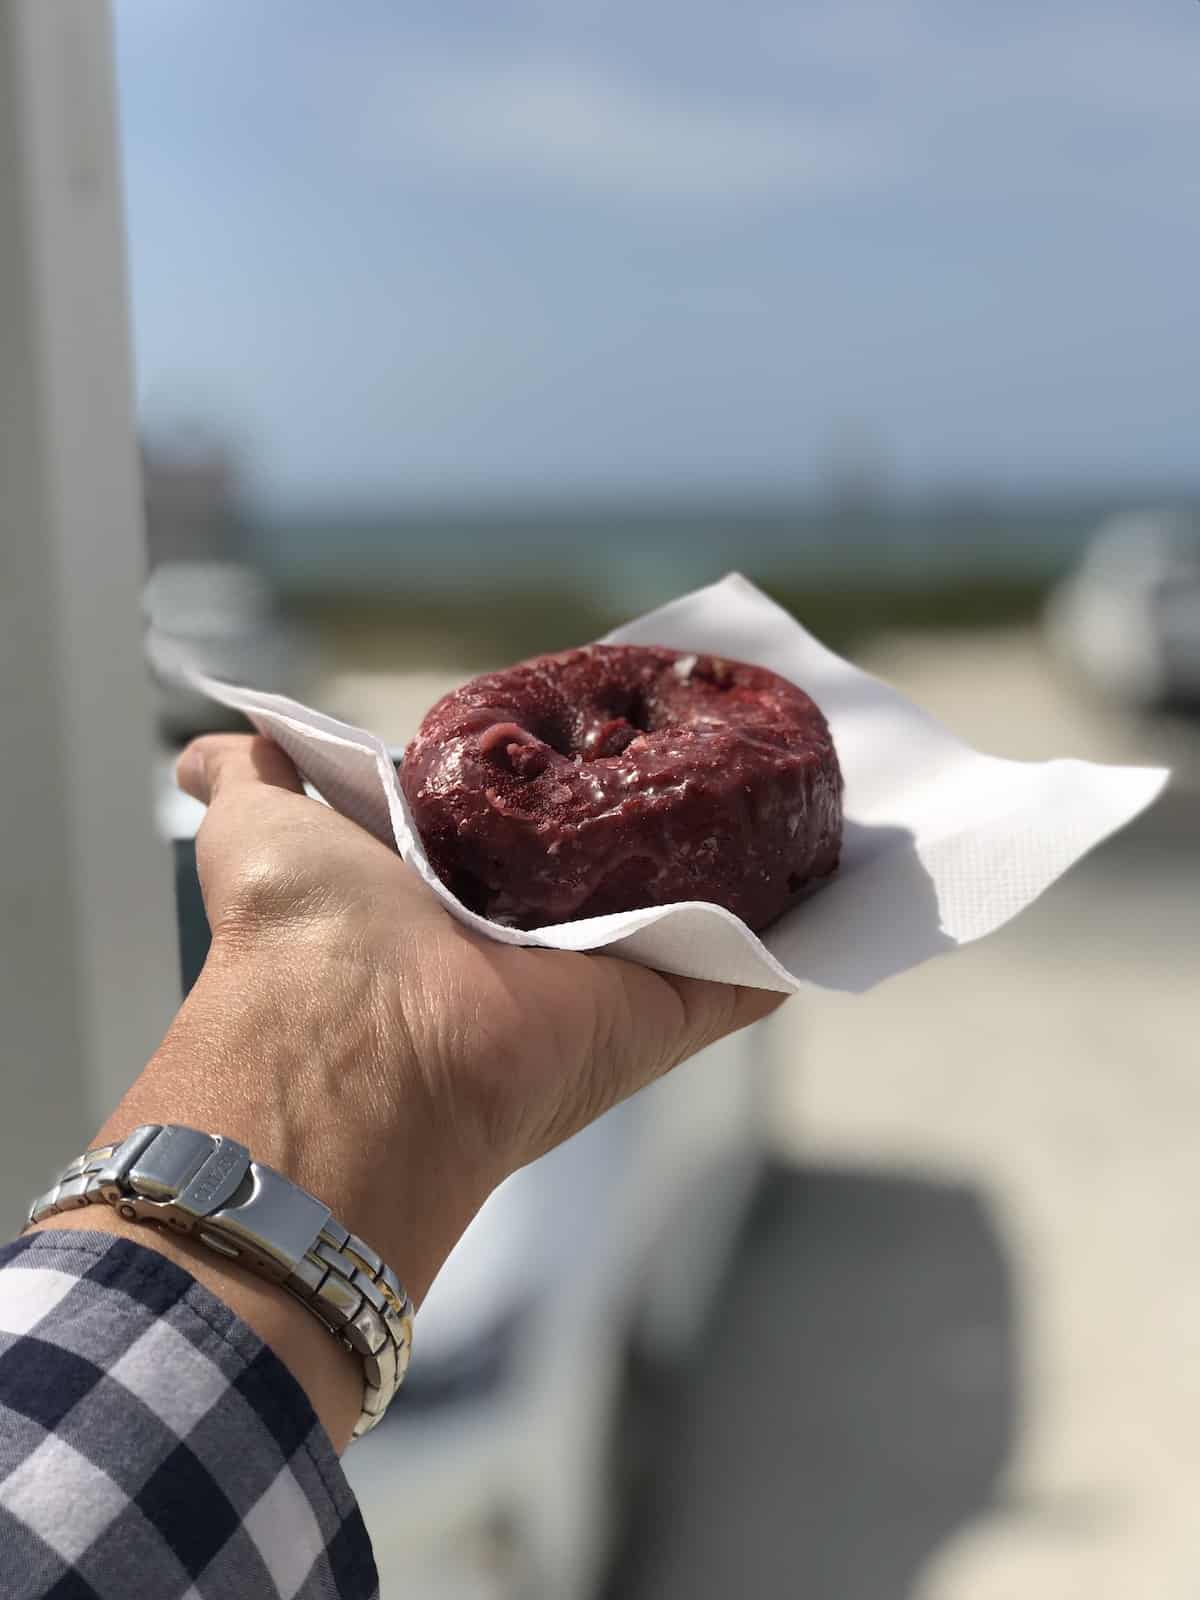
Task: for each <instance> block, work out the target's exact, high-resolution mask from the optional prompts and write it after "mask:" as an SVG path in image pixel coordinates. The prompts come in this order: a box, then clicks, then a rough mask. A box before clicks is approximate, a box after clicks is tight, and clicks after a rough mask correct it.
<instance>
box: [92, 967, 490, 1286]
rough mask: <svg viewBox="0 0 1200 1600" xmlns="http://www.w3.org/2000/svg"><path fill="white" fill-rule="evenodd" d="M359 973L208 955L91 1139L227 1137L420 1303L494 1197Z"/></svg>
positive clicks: (366, 979) (365, 975)
mask: <svg viewBox="0 0 1200 1600" xmlns="http://www.w3.org/2000/svg"><path fill="white" fill-rule="evenodd" d="M398 1032H399V1030H396V1029H394V1028H388V1027H386V1026H385V1025H384V1024H383V1021H382V1019H381V1018H380V1016H379V1010H378V1002H377V1000H376V999H375V997H374V996H373V995H372V993H371V991H370V975H369V973H367V972H364V971H361V970H359V969H354V968H350V967H349V966H348V965H347V964H345V963H340V962H338V961H336V958H334V959H325V960H323V961H322V970H320V971H318V972H314V971H313V970H312V967H311V963H310V962H308V961H306V960H305V959H304V958H303V955H302V954H296V955H295V957H294V958H292V959H290V958H289V952H287V951H273V952H271V955H270V958H269V959H263V958H262V957H261V956H256V955H253V954H243V953H242V952H240V951H232V952H230V951H220V950H214V956H213V957H211V958H210V961H209V963H208V965H207V966H206V967H205V970H204V973H203V974H202V975H201V978H200V980H199V982H198V983H197V985H196V987H195V988H194V989H193V991H192V994H191V996H190V997H189V999H188V1001H187V1003H186V1004H185V1005H184V1007H183V1008H182V1010H181V1011H180V1013H179V1015H178V1017H177V1018H176V1021H175V1023H174V1025H173V1026H172V1028H171V1031H170V1033H169V1034H168V1035H167V1038H166V1039H165V1040H164V1042H163V1044H162V1045H161V1046H160V1048H159V1050H158V1051H157V1052H156V1053H155V1056H154V1057H153V1058H152V1060H151V1061H150V1063H149V1064H148V1066H147V1067H146V1069H145V1070H144V1072H143V1073H142V1074H141V1075H140V1077H139V1078H138V1079H137V1081H136V1082H135V1084H134V1085H133V1086H132V1088H131V1089H130V1091H129V1092H128V1094H127V1095H126V1096H125V1098H124V1099H123V1100H122V1102H121V1104H120V1106H119V1107H118V1109H117V1111H116V1112H115V1113H114V1115H113V1116H112V1117H111V1118H109V1120H108V1122H107V1123H106V1124H105V1126H104V1127H103V1128H102V1129H101V1131H100V1133H99V1135H98V1136H97V1138H98V1141H99V1142H102V1143H107V1142H109V1141H111V1140H113V1139H116V1138H121V1137H124V1135H125V1134H127V1133H128V1132H130V1131H131V1129H133V1128H134V1127H136V1126H138V1125H139V1124H141V1123H147V1122H181V1123H185V1124H187V1125H188V1126H191V1127H194V1128H198V1129H201V1130H203V1131H204V1132H210V1133H221V1134H225V1135H227V1136H229V1137H231V1138H234V1139H237V1140H238V1141H239V1142H241V1143H242V1144H244V1145H245V1146H246V1147H247V1148H248V1149H249V1151H250V1153H251V1156H252V1157H253V1158H254V1159H255V1160H256V1161H260V1162H264V1163H266V1164H268V1165H270V1166H272V1167H275V1168H276V1169H277V1170H278V1171H280V1172H282V1173H283V1174H284V1175H285V1176H286V1177H288V1178H290V1179H291V1180H292V1182H294V1183H296V1184H299V1185H300V1187H301V1188H304V1189H307V1190H308V1191H309V1192H310V1193H311V1194H313V1195H315V1196H316V1197H317V1198H318V1199H319V1200H321V1201H322V1202H324V1204H326V1205H328V1206H329V1208H330V1210H331V1211H332V1212H333V1215H334V1216H335V1217H336V1218H337V1220H338V1221H339V1222H342V1223H343V1224H344V1225H345V1226H346V1227H348V1228H349V1229H351V1231H352V1232H354V1233H357V1234H358V1235H360V1237H362V1238H363V1239H365V1240H366V1241H367V1242H368V1243H369V1244H370V1245H372V1246H373V1248H374V1249H375V1250H377V1251H378V1253H379V1254H380V1255H381V1256H382V1257H383V1258H384V1260H385V1261H387V1262H388V1264H389V1265H390V1266H392V1268H393V1270H394V1271H395V1272H396V1273H397V1274H398V1275H399V1276H400V1278H401V1279H402V1281H403V1282H404V1283H405V1286H406V1288H407V1289H408V1292H409V1294H410V1296H411V1297H412V1299H413V1301H414V1303H417V1304H419V1302H420V1300H421V1299H422V1298H423V1297H424V1295H425V1293H426V1291H427V1290H428V1287H429V1285H430V1283H431V1282H432V1281H433V1278H434V1276H435V1275H436V1273H437V1272H438V1270H439V1269H440V1267H441V1264H442V1262H443V1261H444V1260H445V1258H446V1256H447V1255H448V1254H449V1252H450V1250H451V1249H452V1248H453V1246H454V1244H455V1242H456V1241H457V1239H458V1237H459V1235H460V1234H461V1233H462V1231H463V1229H464V1228H465V1227H466V1225H467V1223H468V1222H469V1221H470V1219H471V1217H472V1216H473V1215H474V1213H475V1211H476V1210H477V1209H478V1207H479V1206H480V1205H481V1204H482V1202H483V1200H484V1199H485V1198H486V1195H487V1194H488V1192H489V1191H490V1189H491V1187H493V1186H494V1181H493V1180H491V1179H490V1178H489V1176H488V1175H487V1174H485V1173H483V1172H482V1171H480V1170H479V1166H478V1164H477V1163H476V1162H475V1161H473V1160H472V1159H471V1158H470V1157H469V1155H468V1154H467V1153H466V1152H463V1151H461V1150H460V1149H459V1148H458V1146H457V1142H456V1140H455V1139H454V1137H453V1130H452V1129H449V1128H447V1126H446V1125H445V1120H444V1119H443V1118H442V1117H440V1116H439V1115H437V1114H436V1109H435V1108H434V1107H433V1106H432V1105H431V1103H430V1097H429V1095H428V1094H427V1093H426V1090H425V1086H424V1082H423V1075H422V1072H421V1067H420V1063H419V1062H418V1061H416V1060H415V1059H414V1056H413V1052H412V1050H411V1047H410V1045H409V1042H408V1040H407V1039H403V1038H402V1039H401V1042H400V1043H399V1044H397V1042H396V1037H397V1033H398Z"/></svg>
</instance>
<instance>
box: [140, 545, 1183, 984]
mask: <svg viewBox="0 0 1200 1600" xmlns="http://www.w3.org/2000/svg"><path fill="white" fill-rule="evenodd" d="M605 642H607V643H612V644H656V645H666V646H668V647H670V648H673V649H676V650H695V651H699V652H709V653H711V654H714V655H722V656H728V657H732V658H734V659H736V660H740V661H751V662H754V663H756V664H757V665H759V666H763V667H770V668H771V669H772V670H773V671H775V672H778V673H781V674H782V675H783V676H784V677H786V678H790V679H791V680H792V682H794V683H797V684H799V686H800V687H801V688H802V689H804V690H805V691H806V692H807V693H808V694H810V695H811V696H812V697H813V699H814V700H815V701H816V702H817V704H818V705H819V706H820V707H821V709H822V710H823V711H824V713H825V715H826V717H827V718H828V719H829V723H830V726H831V728H832V731H833V737H834V742H835V744H836V746H837V752H838V757H839V759H840V761H841V765H842V772H843V774H844V776H845V780H846V794H845V813H846V828H845V842H844V848H843V853H842V864H841V867H840V869H839V871H838V874H837V876H836V877H835V878H834V879H833V881H832V882H831V883H829V884H828V885H827V886H825V887H823V888H821V889H819V890H818V891H816V892H815V893H814V894H813V896H812V897H811V898H810V899H807V900H805V901H804V902H803V903H802V904H800V905H798V906H797V907H796V908H795V909H794V910H792V911H790V912H788V913H787V915H786V916H784V917H783V918H782V919H781V920H780V921H779V922H777V923H776V924H775V925H774V926H773V927H771V928H769V929H768V930H767V931H766V932H765V933H764V934H763V936H762V937H761V938H759V937H757V936H756V935H755V934H753V933H751V931H750V929H749V928H747V927H746V925H745V923H743V922H742V921H740V919H739V918H737V917H735V916H733V915H732V914H731V913H730V912H728V911H725V910H722V908H721V907H719V906H714V905H710V904H708V903H706V902H702V901H687V902H684V903H681V904H678V905H672V906H660V907H657V908H655V909H653V910H647V911H630V912H624V913H621V914H619V915H614V916H607V917H591V918H587V919H584V920H582V921H577V922H566V923H559V924H556V925H554V926H551V927H546V928H535V929H533V930H532V931H530V932H522V931H520V930H518V929H514V928H504V927H501V926H500V925H499V924H497V923H494V922H489V921H488V920H487V919H486V918H484V917H480V916H477V915H476V914H475V913H474V912H472V911H468V910H467V908H466V907H465V906H464V905H462V904H461V903H460V902H459V901H458V900H457V899H456V898H455V897H454V895H452V894H451V893H450V891H449V890H448V889H447V888H446V887H445V885H444V884H443V883H442V882H441V880H440V879H439V878H438V877H436V876H435V874H434V872H433V871H432V869H431V868H430V866H429V862H428V861H427V859H426V856H425V852H424V849H423V848H422V846H421V842H420V839H419V837H418V836H417V833H416V829H415V828H414V826H413V822H412V817H411V815H410V813H409V810H408V806H407V804H406V802H405V800H404V797H403V795H402V794H401V792H400V786H399V784H398V782H397V780H396V774H395V770H394V768H393V765H392V761H391V759H390V757H389V755H388V749H387V743H386V735H387V731H388V730H387V729H381V730H380V734H379V735H376V734H374V733H368V732H366V731H365V730H364V729H362V728H355V727H351V726H350V725H349V724H347V723H344V722H337V721H335V720H334V719H333V718H331V717H326V716H323V715H322V714H321V713H320V712H319V711H313V710H310V709H309V708H308V707H307V706H302V705H300V704H298V703H297V702H296V701H294V700H288V699H286V698H284V697H283V696H282V695H273V694H261V693H259V692H257V691H256V690H254V689H247V688H238V687H235V686H234V685H232V684H226V683H221V682H218V681H217V680H215V679H213V678H210V677H207V676H205V675H204V674H202V673H199V672H196V671H193V670H191V669H190V668H188V667H186V666H184V665H181V664H178V663H177V664H175V665H174V666H173V667H170V668H168V670H169V671H171V672H172V674H173V675H174V676H177V677H180V678H182V679H184V680H185V681H187V682H188V683H189V684H191V685H192V686H193V687H194V688H197V689H199V690H201V691H202V692H203V693H205V694H207V695H209V696H211V698H212V699H214V700H217V701H219V702H220V703H221V704H223V705H226V706H230V707H232V708H233V709H235V710H238V711H241V712H243V713H244V714H245V715H246V716H247V717H248V718H249V719H250V721H251V722H252V723H253V724H254V726H255V727H256V728H258V730H259V731H260V732H261V733H263V734H265V735H267V736H268V737H269V738H271V739H274V740H275V741H276V743H278V744H280V745H282V746H283V748H284V749H285V750H286V751H287V753H288V755H289V756H291V758H292V760H293V761H294V762H295V763H296V766H297V767H298V768H299V770H300V772H301V774H302V775H303V777H304V778H306V779H307V780H308V782H309V783H311V784H312V786H313V787H314V788H315V789H316V790H317V791H318V792H319V793H320V794H321V795H323V796H324V798H325V799H326V800H327V801H328V802H329V804H330V805H332V806H334V807H335V808H336V809H337V810H338V811H341V812H343V813H344V814H345V815H346V816H348V817H352V818H353V819H354V820H355V821H356V822H358V823H360V824H361V825H362V826H363V827H364V828H367V829H369V830H370V831H371V832H372V833H373V834H375V835H376V836H377V837H378V838H380V839H383V840H385V841H386V842H387V843H389V844H394V845H395V847H396V848H397V849H398V850H399V851H400V854H401V855H402V856H403V857H404V859H405V860H406V861H407V862H408V863H409V864H410V865H411V866H412V867H413V868H414V869H415V870H416V871H417V872H419V873H420V875H421V876H422V878H424V879H425V881H426V882H427V883H428V884H429V885H430V887H431V888H432V889H433V890H434V892H435V893H436V894H437V895H438V896H439V898H440V899H441V900H442V901H443V902H444V903H445V905H446V907H447V909H448V910H449V911H450V912H452V913H453V915H454V916H456V917H459V918H460V919H461V920H462V921H463V922H466V923H469V924H470V925H471V927H473V928H477V929H479V930H480V932H482V933H485V934H487V935H488V936H489V937H490V938H493V939H498V940H501V941H502V942H504V943H506V944H525V945H542V946H549V947H553V948H555V949H560V950H596V949H600V948H604V949H605V950H607V951H608V952H609V953H610V954H612V955H620V956H623V957H626V958H628V959H630V960H633V961H641V962H643V963H645V964H646V965H647V966H653V967H658V968H660V969H662V970H663V971H667V972H678V973H684V974H688V975H690V976H693V977H700V978H719V979H722V980H724V981H725V982H728V983H741V984H748V985H752V986H754V987H756V988H764V989H779V990H784V991H789V992H790V991H792V990H796V989H799V988H802V987H803V986H804V985H805V984H815V985H818V986H819V987H821V988H827V989H843V990H850V991H854V992H861V991H863V990H866V989H869V988H871V987H872V986H873V985H874V984H876V983H879V982H881V981H882V980H883V979H884V978H888V977H891V976H892V975H893V974H895V973H898V972H903V971H904V970H905V969H907V968H908V967H913V966H916V965H917V964H918V963H919V962H922V961H925V960H927V959H928V958H929V957H930V956H933V955H937V954H939V953H940V952H943V951H947V950H953V949H955V948H956V947H957V946H959V945H964V944H969V943H971V942H972V940H975V939H980V938H982V937H983V936H984V934H987V933H991V932H993V931H994V930H995V929H996V928H999V927H1001V926H1002V925H1003V924H1004V923H1006V922H1008V921H1009V920H1010V919H1011V918H1012V917H1015V916H1016V914H1017V913H1018V912H1019V911H1022V910H1024V908H1025V907H1026V906H1028V905H1030V904H1031V903H1032V902H1033V901H1034V900H1036V899H1037V897H1038V896H1039V895H1040V894H1041V893H1042V891H1043V890H1044V889H1046V888H1048V887H1049V885H1050V884H1052V883H1053V882H1054V880H1055V879H1056V878H1057V877H1059V876H1060V875H1061V874H1062V873H1063V872H1065V871H1066V869H1067V868H1068V867H1069V866H1071V864H1072V863H1073V862H1075V861H1077V860H1078V859H1079V857H1080V856H1082V855H1083V854H1084V853H1085V852H1086V851H1088V850H1090V849H1091V848H1092V847H1093V846H1094V845H1096V844H1098V843H1099V842H1100V841H1101V840H1102V839H1104V838H1106V837H1107V836H1108V835H1109V834H1110V833H1113V832H1114V831H1115V830H1116V829H1118V828H1120V827H1123V826H1124V825H1125V823H1127V822H1129V821H1131V820H1132V819H1133V818H1134V817H1135V816H1137V814H1138V813H1139V812H1140V811H1142V810H1144V809H1145V807H1146V806H1148V805H1149V804H1150V803H1151V801H1152V800H1154V798H1155V797H1156V796H1157V795H1158V794H1159V793H1160V791H1161V790H1162V788H1163V786H1164V784H1165V783H1166V780H1167V777H1168V773H1167V772H1166V771H1165V770H1163V769H1159V768H1148V767H1106V766H1097V765H1095V764H1094V763H1091V762H1086V761H1074V760H1061V761H1045V762H1036V763H1028V762H1020V761H1004V760H1000V759H998V758H997V757H995V756H986V755H982V754H980V753H979V752H978V751H976V750H972V749H971V748H970V747H969V746H968V745H965V744H963V743H962V741H961V740H959V739H957V738H955V737H954V735H953V734H951V733H949V732H947V730H946V729H945V728H943V727H941V726H939V724H938V723H936V722H935V721H934V720H933V719H932V718H931V717H929V716H927V715H926V714H925V712H923V711H921V710H920V709H919V707H917V706H915V705H913V704H912V703H911V702H910V701H908V700H906V699H905V698H904V696H903V695H901V694H898V693H897V692H896V690H894V689H891V688H889V687H888V685H887V684H885V683H881V682H880V681H879V680H878V679H876V678H873V677H871V676H870V675H869V674H868V673H865V672H862V671H860V670H859V669H858V668H857V667H855V666H852V665H851V664H850V663H849V662H848V661H844V660H842V658H841V657H840V656H836V655H834V654H833V652H832V651H831V650H827V649H826V648H825V646H824V645H822V644H820V643H819V642H818V641H817V640H816V639H814V638H813V637H812V635H811V634H810V633H808V632H806V630H805V629H804V628H802V627H801V626H800V624H799V623H798V622H796V621H795V619H794V618H793V617H791V616H789V615H788V613H787V612H786V611H784V610H782V609H781V607H779V606H777V605H776V604H775V603H774V601H772V600H770V599H768V598H767V596H766V595H764V594H763V593H762V592H761V591H760V590H758V589H756V588H755V587H754V585H753V584H752V583H749V582H747V580H746V579H745V578H742V577H739V576H738V575H736V574H733V575H731V576H729V577H727V578H725V579H724V580H723V581H722V582H720V583H715V584H712V585H711V586H710V587H708V588H706V589H699V590H697V591H696V592H695V593H694V594H690V595H685V596H684V597H683V598H682V599H679V600H675V601H672V602H671V604H669V605H666V606H662V607H661V608H660V609H659V610H657V611H651V612H649V613H648V614H647V615H646V616H644V617H639V618H638V619H637V621H636V622H630V623H628V624H626V626H625V627H623V628H618V629H617V630H616V632H615V633H611V634H609V635H608V637H607V640H606V641H605Z"/></svg>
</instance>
